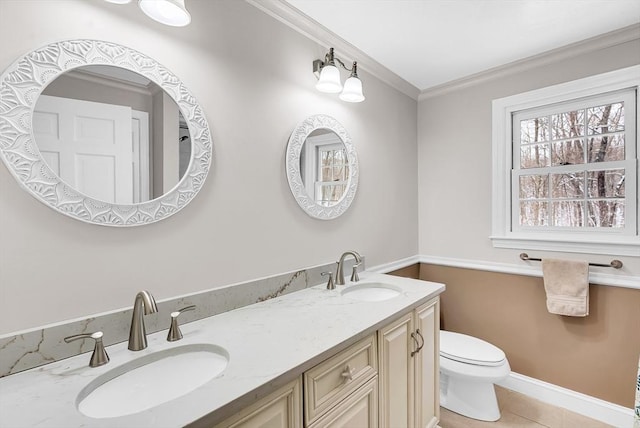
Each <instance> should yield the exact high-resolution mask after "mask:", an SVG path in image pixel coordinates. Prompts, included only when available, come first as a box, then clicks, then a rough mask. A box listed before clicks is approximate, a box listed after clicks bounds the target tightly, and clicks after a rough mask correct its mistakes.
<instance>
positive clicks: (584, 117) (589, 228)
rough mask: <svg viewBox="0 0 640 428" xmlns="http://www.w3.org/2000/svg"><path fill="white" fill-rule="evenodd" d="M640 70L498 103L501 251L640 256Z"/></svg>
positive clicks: (496, 187) (496, 234)
mask: <svg viewBox="0 0 640 428" xmlns="http://www.w3.org/2000/svg"><path fill="white" fill-rule="evenodd" d="M639 80H640V67H631V68H629V69H623V70H619V71H616V72H612V73H607V74H604V75H599V76H594V77H590V78H587V79H582V80H579V81H575V82H570V83H567V84H562V85H557V86H554V87H551V88H545V89H542V90H538V91H533V92H528V93H525V94H520V95H516V96H513V97H508V98H503V99H500V100H495V101H494V103H493V150H494V165H493V168H494V171H493V178H494V182H493V217H494V221H493V234H492V237H491V238H492V241H493V245H494V246H495V247H502V248H532V249H540V250H558V251H572V252H595V253H602V254H615V255H635V256H639V257H640V240H639V238H638V190H637V189H638V154H637V130H636V129H637V128H636V126H637V118H638V112H637V91H638V85H639V82H638V81H639Z"/></svg>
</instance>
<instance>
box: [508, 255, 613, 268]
mask: <svg viewBox="0 0 640 428" xmlns="http://www.w3.org/2000/svg"><path fill="white" fill-rule="evenodd" d="M520 260H525V261H526V260H529V261H534V262H541V261H542V259H535V258H533V257H529V255H528V254H527V253H520ZM589 266H598V267H612V268H614V269H620V268H622V262H621V261H620V260H611V263H609V264H604V263H589Z"/></svg>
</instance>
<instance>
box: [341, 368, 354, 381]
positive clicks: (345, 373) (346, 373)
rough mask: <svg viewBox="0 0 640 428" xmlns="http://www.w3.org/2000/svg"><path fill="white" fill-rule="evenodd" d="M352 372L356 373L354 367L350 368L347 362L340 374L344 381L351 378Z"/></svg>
mask: <svg viewBox="0 0 640 428" xmlns="http://www.w3.org/2000/svg"><path fill="white" fill-rule="evenodd" d="M354 374H356V369H353V368H351V366H350V365H349V364H347V367H345V369H344V371H343V372H342V374H341V376H342V378H343V379H344V380H345V382H348V381H351V380H353V375H354Z"/></svg>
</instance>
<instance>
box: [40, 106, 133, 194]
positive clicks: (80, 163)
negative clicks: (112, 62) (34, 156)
mask: <svg viewBox="0 0 640 428" xmlns="http://www.w3.org/2000/svg"><path fill="white" fill-rule="evenodd" d="M33 124H34V126H33V131H34V135H35V138H36V140H37V141H38V147H39V149H40V152H41V153H42V155H43V157H44V158H45V160H46V162H47V163H48V164H49V165H50V166H51V168H52V169H53V170H54V171H55V172H56V173H57V174H58V175H59V176H60V178H61V179H62V180H64V181H65V182H67V183H68V184H69V185H71V186H73V187H75V188H76V189H78V190H79V191H80V192H82V193H84V194H86V195H88V196H91V197H93V198H95V199H99V200H101V201H105V202H110V203H117V204H131V203H133V202H134V201H133V191H134V186H133V166H132V165H133V149H132V110H131V108H130V107H125V106H116V105H111V104H102V103H95V102H89V101H79V100H72V99H68V98H60V97H51V96H45V95H41V96H40V97H39V98H38V102H37V104H36V108H35V111H34V120H33Z"/></svg>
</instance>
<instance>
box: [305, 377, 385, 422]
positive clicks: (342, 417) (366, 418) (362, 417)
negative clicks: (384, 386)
mask: <svg viewBox="0 0 640 428" xmlns="http://www.w3.org/2000/svg"><path fill="white" fill-rule="evenodd" d="M309 428H378V377H377V376H376V377H374V378H372V379H370V380H369V381H368V382H367V383H365V384H364V385H363V386H362V387H361V388H360V389H358V390H357V391H356V392H354V393H353V394H351V395H349V396H348V397H347V398H346V399H345V400H344V401H342V402H341V403H340V404H338V405H337V406H335V407H334V408H333V409H331V410H329V411H328V412H327V413H326V414H325V415H324V416H322V417H321V418H320V419H318V420H317V421H316V422H314V423H313V424H311V425H309Z"/></svg>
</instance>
